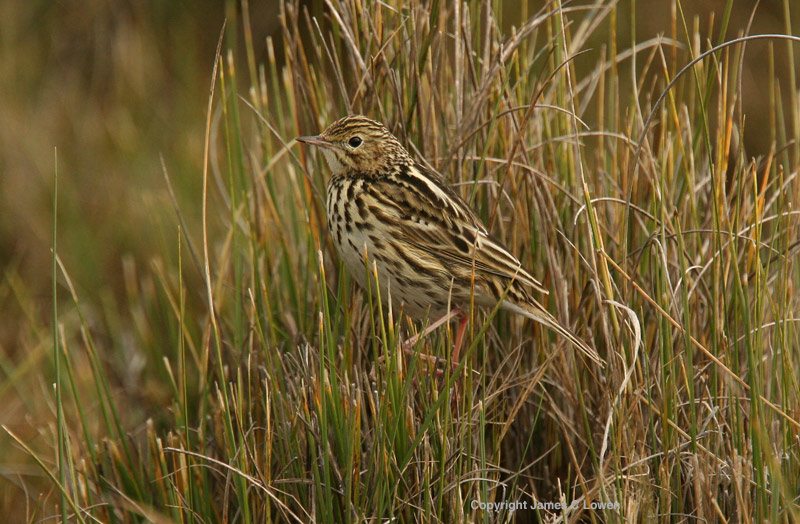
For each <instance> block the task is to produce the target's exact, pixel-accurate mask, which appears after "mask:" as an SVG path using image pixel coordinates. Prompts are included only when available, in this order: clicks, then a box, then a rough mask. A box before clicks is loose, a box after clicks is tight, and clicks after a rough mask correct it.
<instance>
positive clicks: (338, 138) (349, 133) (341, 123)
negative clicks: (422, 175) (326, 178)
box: [297, 115, 409, 176]
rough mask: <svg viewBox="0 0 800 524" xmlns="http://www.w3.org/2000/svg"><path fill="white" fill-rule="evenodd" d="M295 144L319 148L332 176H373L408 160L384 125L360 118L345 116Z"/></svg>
mask: <svg viewBox="0 0 800 524" xmlns="http://www.w3.org/2000/svg"><path fill="white" fill-rule="evenodd" d="M297 141H298V142H302V143H304V144H308V145H311V146H317V147H319V148H320V149H321V150H322V153H323V154H324V155H325V160H327V161H328V165H329V166H330V167H331V171H333V174H334V175H344V176H347V175H362V176H363V175H373V176H377V175H380V174H381V173H385V172H387V171H388V170H389V169H391V166H392V165H393V164H397V163H399V162H405V161H407V160H408V159H409V155H408V152H407V151H406V150H405V148H403V146H402V145H400V142H398V140H397V138H395V137H394V135H392V134H391V133H390V132H389V130H388V129H386V126H384V125H383V124H381V123H380V122H376V121H375V120H371V119H369V118H367V117H365V116H361V115H354V116H346V117H344V118H342V119H340V120H337V121H336V122H334V123H333V124H331V125H330V126H328V128H327V129H326V130H325V131H323V132H322V133H321V134H319V135H316V136H301V137H298V138H297Z"/></svg>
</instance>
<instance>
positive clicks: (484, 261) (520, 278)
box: [379, 164, 547, 294]
mask: <svg viewBox="0 0 800 524" xmlns="http://www.w3.org/2000/svg"><path fill="white" fill-rule="evenodd" d="M379 185H380V188H379V191H380V196H381V197H383V198H381V199H382V200H383V199H385V201H386V202H387V203H388V202H391V203H392V204H393V205H394V206H395V208H396V209H395V211H396V213H395V215H396V216H397V218H398V219H399V220H402V221H403V227H402V228H400V229H401V230H402V231H404V233H405V235H406V238H405V239H404V240H405V241H407V242H409V243H410V244H412V245H413V246H414V247H416V248H417V249H420V250H423V251H425V252H426V253H428V254H430V255H431V256H433V257H436V258H439V259H440V260H442V262H443V263H444V264H443V265H444V266H445V267H446V268H449V269H450V270H451V272H453V273H460V274H464V272H465V271H466V274H467V275H469V274H470V273H471V272H472V271H473V268H474V271H475V273H476V275H477V276H480V275H481V274H483V276H486V277H488V276H490V275H491V276H495V277H500V278H501V279H502V280H503V281H509V282H510V281H512V280H513V281H514V282H516V283H518V284H519V285H521V286H522V287H528V288H532V289H533V290H536V291H538V292H540V293H544V294H547V290H546V289H545V288H544V286H542V284H541V283H540V282H539V281H538V280H536V279H535V278H534V277H533V275H531V274H530V273H529V272H528V271H526V270H525V268H523V267H522V265H521V263H520V261H519V260H518V259H517V257H515V256H514V255H512V254H511V253H510V252H509V251H508V250H507V249H506V248H505V247H504V246H503V244H502V243H500V241H498V240H496V239H495V238H494V237H492V236H491V235H490V234H489V233H488V231H487V230H486V227H485V226H484V225H483V222H482V221H481V219H480V217H478V215H477V214H476V213H475V211H473V210H472V208H471V207H470V206H469V204H467V203H466V202H465V201H464V199H462V198H461V197H460V196H459V195H458V194H456V193H455V192H454V191H453V190H452V189H451V188H450V187H448V186H447V185H446V184H445V183H444V181H443V180H442V179H441V177H439V176H438V175H436V174H434V173H431V172H430V171H428V170H427V169H425V168H424V167H422V166H420V165H419V164H416V165H413V166H404V169H399V170H398V171H396V172H395V173H393V174H392V175H391V176H389V177H384V178H382V179H380V184H379ZM379 198H380V197H379ZM456 270H457V271H456ZM505 285H506V284H504V285H503V286H502V287H505Z"/></svg>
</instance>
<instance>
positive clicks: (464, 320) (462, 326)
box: [451, 312, 469, 367]
mask: <svg viewBox="0 0 800 524" xmlns="http://www.w3.org/2000/svg"><path fill="white" fill-rule="evenodd" d="M468 323H469V316H468V315H467V314H465V313H463V312H459V314H458V328H457V330H456V346H455V348H453V356H452V358H451V360H452V363H453V367H455V366H457V365H458V354H459V353H460V352H461V345H462V344H463V343H464V332H465V331H466V330H467V324H468Z"/></svg>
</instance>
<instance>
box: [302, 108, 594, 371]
mask: <svg viewBox="0 0 800 524" xmlns="http://www.w3.org/2000/svg"><path fill="white" fill-rule="evenodd" d="M297 140H298V141H299V142H302V143H304V144H308V145H312V146H317V147H319V148H320V149H321V150H322V153H323V154H324V155H325V159H326V160H327V162H328V165H329V166H330V168H331V171H332V172H333V174H332V176H331V178H330V181H329V182H328V191H327V203H326V207H327V215H328V216H327V219H328V228H329V230H330V233H331V236H332V238H333V242H334V244H335V245H336V248H337V250H338V252H339V255H340V257H341V258H342V260H343V261H344V264H345V267H346V268H347V270H348V272H349V273H350V274H351V275H352V277H353V278H354V279H355V280H356V281H357V282H358V283H359V285H360V286H361V287H362V288H365V287H366V286H367V285H368V282H367V276H366V271H365V267H364V256H365V253H366V255H367V259H368V260H369V263H370V266H371V264H373V263H375V264H376V265H377V274H378V286H379V289H380V295H381V298H382V299H383V300H384V301H387V300H388V299H389V297H391V301H392V304H393V306H395V307H396V308H402V310H403V311H404V312H405V313H406V314H408V315H409V316H410V317H411V318H413V319H416V320H421V319H424V318H425V317H426V316H427V315H430V316H431V318H433V317H435V316H442V315H445V314H448V313H450V312H449V311H448V310H449V309H450V308H451V305H452V306H455V307H456V308H458V307H459V306H464V305H468V304H470V298H471V295H472V298H474V303H475V304H477V305H480V306H489V307H493V306H495V305H497V303H498V301H500V300H502V304H501V307H502V308H503V309H507V310H510V311H512V312H514V313H518V314H520V315H523V316H526V317H528V318H531V319H533V320H535V321H537V322H540V323H541V324H543V325H545V326H547V327H548V328H550V329H552V330H553V331H555V332H557V333H558V334H560V335H561V336H563V337H564V338H566V339H567V340H569V341H570V342H571V343H572V344H574V345H575V346H576V347H577V348H578V349H579V350H581V351H582V352H583V353H584V354H586V355H587V356H588V357H589V358H591V359H592V360H594V361H596V362H601V360H600V357H599V356H598V355H597V353H596V352H595V351H594V350H592V349H591V348H589V347H588V346H587V345H586V344H585V343H584V342H583V341H581V340H580V339H579V338H578V337H576V336H575V335H574V334H573V333H572V332H571V331H570V330H569V329H567V328H565V327H564V326H562V325H561V324H560V323H559V322H558V320H556V318H555V317H553V316H552V315H551V314H550V313H549V312H548V311H547V310H546V309H545V308H544V307H543V306H542V305H541V304H540V303H539V302H538V301H537V300H536V298H535V297H534V294H535V293H541V294H547V290H546V289H545V288H544V287H543V286H542V284H541V283H539V281H537V280H536V279H535V278H534V277H533V276H532V275H531V274H530V273H528V271H526V270H525V269H524V268H523V267H522V265H521V264H520V262H519V260H518V259H517V258H516V257H515V256H514V255H512V254H511V253H510V252H509V251H508V249H506V248H505V247H504V246H503V244H502V243H501V242H500V241H498V240H497V239H495V238H494V237H492V236H491V235H490V234H489V232H488V231H487V230H486V227H485V226H484V224H483V223H482V221H481V219H480V218H479V217H478V215H477V214H476V213H475V211H473V210H472V208H471V207H470V206H469V205H468V204H467V203H466V202H465V201H464V200H463V199H462V198H461V197H460V196H458V195H457V194H456V193H455V192H454V191H453V190H452V189H450V188H449V187H448V186H447V185H446V184H445V182H444V180H442V178H441V177H440V176H438V175H437V174H435V173H432V172H431V171H430V170H428V169H426V168H424V167H423V166H421V165H420V164H419V163H418V162H415V161H414V159H413V158H412V157H411V155H409V153H408V151H406V149H405V148H404V147H403V146H402V145H401V144H400V142H399V141H398V140H397V138H395V137H394V135H392V134H391V133H390V132H389V130H388V129H387V128H386V126H384V125H383V124H381V123H380V122H376V121H374V120H371V119H369V118H367V117H364V116H360V115H355V116H347V117H345V118H342V119H340V120H338V121H336V122H334V123H333V124H331V125H330V126H329V127H328V128H327V129H326V130H325V131H323V132H322V133H321V134H320V135H317V136H304V137H299V138H298V139H297ZM460 317H461V318H460V322H459V327H458V330H457V333H456V342H455V349H454V351H453V360H454V361H456V360H457V359H458V352H459V349H460V347H461V343H462V340H463V334H464V328H465V327H466V322H467V317H466V315H463V314H461V315H460Z"/></svg>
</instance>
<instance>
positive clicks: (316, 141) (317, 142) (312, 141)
mask: <svg viewBox="0 0 800 524" xmlns="http://www.w3.org/2000/svg"><path fill="white" fill-rule="evenodd" d="M295 140H297V141H298V142H302V143H303V144H308V145H310V146H317V147H326V148H330V147H332V146H333V144H331V143H330V142H328V141H327V140H325V139H324V138H322V137H321V136H319V135H316V136H298V137H297V138H295Z"/></svg>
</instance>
